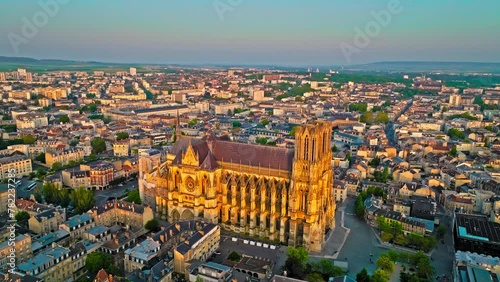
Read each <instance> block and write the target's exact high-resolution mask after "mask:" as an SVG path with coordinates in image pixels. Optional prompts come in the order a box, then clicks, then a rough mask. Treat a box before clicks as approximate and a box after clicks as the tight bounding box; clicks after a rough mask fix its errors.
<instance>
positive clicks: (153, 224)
mask: <svg viewBox="0 0 500 282" xmlns="http://www.w3.org/2000/svg"><path fill="white" fill-rule="evenodd" d="M144 228H146V229H147V230H149V231H157V230H158V229H159V225H158V220H156V219H154V218H153V219H151V220H149V221H148V222H146V224H145V225H144Z"/></svg>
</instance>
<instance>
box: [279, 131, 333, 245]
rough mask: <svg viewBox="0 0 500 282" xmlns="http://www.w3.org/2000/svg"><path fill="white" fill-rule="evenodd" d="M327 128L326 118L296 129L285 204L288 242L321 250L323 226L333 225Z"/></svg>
mask: <svg viewBox="0 0 500 282" xmlns="http://www.w3.org/2000/svg"><path fill="white" fill-rule="evenodd" d="M331 132H332V125H331V123H330V122H328V121H315V122H313V123H310V124H306V125H303V126H300V127H297V129H296V132H295V155H294V159H293V169H292V177H291V191H290V195H291V197H290V205H289V207H288V211H289V216H290V233H289V234H290V236H289V238H288V244H289V245H290V246H297V245H302V246H304V247H305V248H306V249H308V250H310V251H321V249H322V248H323V245H324V243H325V230H328V228H330V229H333V228H334V227H335V200H334V197H333V170H332V165H331V160H332V151H331V137H332V136H331V134H332V133H331Z"/></svg>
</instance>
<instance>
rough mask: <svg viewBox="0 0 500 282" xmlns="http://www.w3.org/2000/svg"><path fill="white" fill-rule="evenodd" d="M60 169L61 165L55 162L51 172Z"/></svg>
mask: <svg viewBox="0 0 500 282" xmlns="http://www.w3.org/2000/svg"><path fill="white" fill-rule="evenodd" d="M62 167H63V165H62V163H60V162H55V163H53V164H52V170H55V171H57V170H60V169H61V168H62Z"/></svg>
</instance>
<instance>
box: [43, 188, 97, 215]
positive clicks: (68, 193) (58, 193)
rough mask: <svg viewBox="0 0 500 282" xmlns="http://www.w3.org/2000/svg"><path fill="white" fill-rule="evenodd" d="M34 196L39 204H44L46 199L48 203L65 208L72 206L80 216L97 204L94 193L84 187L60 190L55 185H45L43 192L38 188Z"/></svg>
mask: <svg viewBox="0 0 500 282" xmlns="http://www.w3.org/2000/svg"><path fill="white" fill-rule="evenodd" d="M34 196H35V199H36V200H37V201H38V202H42V199H43V198H44V199H45V201H46V202H47V203H49V204H54V205H58V206H61V207H63V208H66V207H68V206H69V204H72V205H73V207H74V208H75V212H76V213H78V214H80V213H84V212H87V211H88V210H89V209H91V208H92V207H93V206H94V204H95V200H94V193H93V191H90V190H87V189H85V188H83V187H80V188H78V189H74V190H70V189H66V188H60V187H58V186H56V185H55V184H53V183H45V184H44V185H43V187H42V189H41V191H40V189H39V188H37V190H36V192H35V195H34ZM42 196H43V197H42Z"/></svg>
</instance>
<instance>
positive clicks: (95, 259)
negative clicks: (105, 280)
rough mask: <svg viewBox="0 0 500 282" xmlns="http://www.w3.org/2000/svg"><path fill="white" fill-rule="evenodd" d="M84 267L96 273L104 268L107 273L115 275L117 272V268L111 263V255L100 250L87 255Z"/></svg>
mask: <svg viewBox="0 0 500 282" xmlns="http://www.w3.org/2000/svg"><path fill="white" fill-rule="evenodd" d="M85 268H86V269H87V270H88V271H89V272H91V273H97V272H98V271H99V270H101V269H104V270H106V272H108V274H114V275H116V274H117V272H118V268H117V267H116V266H115V265H114V264H113V259H112V258H111V256H110V255H108V254H106V253H103V252H100V251H96V252H92V253H90V254H88V255H87V258H86V259H85Z"/></svg>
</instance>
